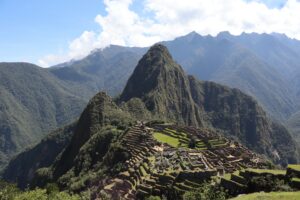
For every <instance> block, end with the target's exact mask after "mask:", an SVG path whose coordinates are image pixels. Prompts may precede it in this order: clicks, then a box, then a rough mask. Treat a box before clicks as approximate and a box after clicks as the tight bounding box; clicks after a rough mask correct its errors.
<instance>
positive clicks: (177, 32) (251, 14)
mask: <svg viewBox="0 0 300 200" xmlns="http://www.w3.org/2000/svg"><path fill="white" fill-rule="evenodd" d="M133 3H134V1H133V0H104V4H105V6H106V11H107V14H106V15H105V16H104V15H98V16H96V18H95V22H96V23H98V24H99V26H100V30H101V31H100V32H99V33H96V32H93V31H85V32H84V33H83V34H82V35H81V36H80V37H79V38H77V39H75V40H74V41H73V42H71V43H70V45H69V52H68V53H67V54H65V55H50V56H46V57H44V58H42V59H41V60H39V64H41V65H43V66H49V65H53V64H57V63H59V62H63V61H67V60H70V59H74V58H75V59H78V58H82V57H83V56H85V55H87V54H88V53H89V52H90V51H91V50H93V49H94V48H103V47H106V46H108V45H110V44H118V45H125V46H149V45H151V44H153V43H155V42H158V41H161V40H170V39H173V38H175V37H178V36H181V35H184V34H186V33H188V32H191V31H196V32H198V33H200V34H211V35H216V34H218V33H219V32H220V31H230V32H231V33H232V34H240V33H242V32H258V33H263V32H266V33H271V32H279V33H285V34H286V35H288V36H289V37H292V38H297V39H300V21H299V19H300V12H299V11H300V2H299V1H297V0H288V1H286V4H285V5H284V6H283V7H281V8H269V7H267V6H266V5H265V4H263V3H262V1H261V0H259V1H258V0H253V1H244V0H226V1H224V0H209V1H208V0H187V1H182V0H163V1H162V0H144V2H143V3H144V12H136V11H133V10H131V9H130V6H131V5H132V4H133ZM138 13H143V15H141V14H138Z"/></svg>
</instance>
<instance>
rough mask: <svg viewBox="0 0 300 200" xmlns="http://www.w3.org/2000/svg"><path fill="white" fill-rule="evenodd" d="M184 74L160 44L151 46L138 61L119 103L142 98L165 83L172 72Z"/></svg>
mask: <svg viewBox="0 0 300 200" xmlns="http://www.w3.org/2000/svg"><path fill="white" fill-rule="evenodd" d="M175 71H176V72H178V73H177V74H184V72H183V70H182V68H181V67H180V66H179V65H178V64H177V63H176V62H175V61H174V60H173V58H172V56H171V54H170V52H169V50H168V49H167V47H165V46H164V45H162V44H155V45H153V46H152V47H151V48H150V49H149V50H148V52H147V53H146V54H145V55H144V56H143V58H142V59H141V60H140V61H139V63H138V65H137V67H136V68H135V70H134V72H133V74H132V75H131V77H130V78H129V80H128V82H127V85H126V87H125V89H124V91H123V93H122V95H121V98H120V100H121V101H128V100H129V99H131V98H133V97H139V98H142V97H143V96H144V95H145V94H147V93H149V92H150V91H151V90H153V89H155V88H157V87H158V86H159V85H161V84H164V83H166V82H167V81H166V79H168V77H169V75H170V74H171V73H173V72H175Z"/></svg>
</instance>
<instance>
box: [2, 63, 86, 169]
mask: <svg viewBox="0 0 300 200" xmlns="http://www.w3.org/2000/svg"><path fill="white" fill-rule="evenodd" d="M0 70H1V73H0V80H1V84H0V93H1V98H0V134H1V139H0V166H1V167H3V165H4V164H6V163H7V162H8V160H9V159H10V158H11V157H12V156H13V155H15V154H16V153H18V152H20V151H23V150H24V147H28V146H31V145H33V144H35V143H37V142H38V141H39V140H40V139H42V138H43V137H44V136H45V133H47V132H49V131H52V130H55V129H56V128H57V127H59V126H63V125H66V124H68V123H70V122H71V121H73V120H74V119H76V118H77V117H78V115H79V113H80V112H81V111H82V109H83V106H84V104H85V100H84V99H83V98H80V97H78V96H75V95H74V94H73V93H72V92H71V91H70V90H69V89H68V88H67V87H66V86H65V85H64V84H63V83H62V82H60V81H58V80H57V79H56V78H55V77H54V76H53V75H52V74H51V73H49V72H48V71H47V70H46V69H42V68H40V67H38V66H35V65H32V64H28V63H0Z"/></svg>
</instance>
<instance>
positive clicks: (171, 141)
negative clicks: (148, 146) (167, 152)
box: [153, 132, 179, 147]
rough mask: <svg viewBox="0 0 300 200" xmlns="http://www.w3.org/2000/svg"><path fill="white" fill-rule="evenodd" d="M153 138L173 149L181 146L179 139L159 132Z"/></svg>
mask: <svg viewBox="0 0 300 200" xmlns="http://www.w3.org/2000/svg"><path fill="white" fill-rule="evenodd" d="M153 137H154V138H155V139H156V140H158V141H159V142H162V143H167V144H169V145H170V146H172V147H178V146H179V140H178V139H177V138H174V137H171V136H169V135H166V134H163V133H159V132H155V133H154V134H153Z"/></svg>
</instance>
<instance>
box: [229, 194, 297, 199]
mask: <svg viewBox="0 0 300 200" xmlns="http://www.w3.org/2000/svg"><path fill="white" fill-rule="evenodd" d="M299 199H300V192H270V193H265V192H259V193H253V194H247V195H241V196H240V197H236V198H234V199H232V200H299Z"/></svg>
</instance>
